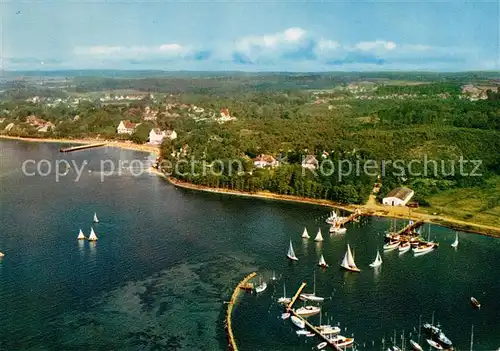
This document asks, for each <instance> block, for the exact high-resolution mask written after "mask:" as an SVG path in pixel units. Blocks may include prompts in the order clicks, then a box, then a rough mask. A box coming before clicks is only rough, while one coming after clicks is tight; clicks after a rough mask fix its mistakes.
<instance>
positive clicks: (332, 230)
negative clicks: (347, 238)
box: [330, 225, 347, 234]
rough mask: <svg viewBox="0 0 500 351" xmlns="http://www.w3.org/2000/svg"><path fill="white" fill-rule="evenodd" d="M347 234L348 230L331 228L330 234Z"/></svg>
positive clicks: (337, 227)
mask: <svg viewBox="0 0 500 351" xmlns="http://www.w3.org/2000/svg"><path fill="white" fill-rule="evenodd" d="M346 232H347V228H344V227H340V226H336V225H335V226H332V227H331V228H330V234H345V233H346Z"/></svg>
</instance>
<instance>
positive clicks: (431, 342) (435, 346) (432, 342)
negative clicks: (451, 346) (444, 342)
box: [427, 339, 443, 350]
mask: <svg viewBox="0 0 500 351" xmlns="http://www.w3.org/2000/svg"><path fill="white" fill-rule="evenodd" d="M427 343H428V344H429V345H431V346H432V347H433V348H435V349H436V350H442V349H443V346H441V345H439V344H438V343H437V342H435V341H434V340H431V339H427Z"/></svg>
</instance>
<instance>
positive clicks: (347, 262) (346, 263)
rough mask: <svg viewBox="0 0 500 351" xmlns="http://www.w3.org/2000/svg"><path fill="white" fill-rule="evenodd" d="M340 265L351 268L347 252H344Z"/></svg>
mask: <svg viewBox="0 0 500 351" xmlns="http://www.w3.org/2000/svg"><path fill="white" fill-rule="evenodd" d="M340 265H341V266H342V267H344V268H346V269H350V268H351V267H349V259H348V258H347V252H346V253H345V255H344V259H343V260H342V263H341V264H340Z"/></svg>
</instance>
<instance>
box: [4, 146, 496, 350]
mask: <svg viewBox="0 0 500 351" xmlns="http://www.w3.org/2000/svg"><path fill="white" fill-rule="evenodd" d="M58 148H59V145H57V144H38V143H24V142H17V141H0V150H1V153H0V210H1V211H0V223H1V225H0V251H3V252H4V253H6V257H5V258H4V259H3V260H2V261H1V262H0V306H1V307H0V321H1V323H0V349H1V350H19V349H22V350H69V349H72V350H73V349H74V350H79V349H82V350H83V349H85V350H97V349H108V350H109V349H116V350H117V349H120V350H160V349H161V350H202V349H203V350H219V349H220V350H222V349H225V345H226V340H225V335H224V330H223V327H222V326H223V316H224V311H225V308H226V306H225V305H224V301H225V300H227V299H228V297H229V296H230V294H231V292H232V289H233V288H234V285H235V284H236V283H237V282H238V281H239V280H240V279H241V278H242V277H243V276H244V275H246V274H248V273H249V272H252V271H255V270H256V271H258V272H259V273H260V274H262V276H263V277H264V279H266V280H268V279H269V278H270V277H271V275H272V271H273V270H274V271H275V272H276V275H277V276H278V280H277V281H276V282H269V284H268V285H269V286H268V289H267V290H266V291H265V292H263V293H262V294H259V295H255V294H254V295H243V296H242V298H241V300H240V303H239V304H238V305H237V307H236V309H235V315H234V325H235V330H234V331H235V334H236V336H237V340H238V344H239V346H240V349H241V350H310V349H311V348H312V347H314V346H315V345H316V344H318V343H319V340H317V339H316V338H304V337H298V336H296V335H295V332H294V328H293V327H292V325H291V322H290V321H282V320H281V319H280V318H279V317H280V314H281V312H282V311H281V309H280V307H279V306H278V305H277V303H276V302H275V301H276V298H277V297H279V296H281V295H282V291H283V283H286V287H287V294H288V295H290V294H292V293H293V292H295V290H296V289H297V288H298V286H299V285H300V283H301V282H302V281H306V282H308V283H309V285H308V287H306V289H309V290H312V288H313V286H312V281H313V272H314V271H316V280H317V283H316V293H317V294H318V295H320V296H324V297H327V298H329V299H328V300H327V301H325V302H324V303H323V320H324V321H326V320H328V319H330V320H331V322H332V323H337V322H339V323H340V325H341V327H342V328H343V329H344V331H343V334H344V335H346V336H351V335H353V334H354V337H355V339H356V341H357V342H358V348H359V349H366V350H380V349H381V340H382V338H383V337H385V338H386V339H387V340H388V339H389V338H390V337H391V336H392V335H393V334H394V331H396V334H397V336H398V338H400V336H401V334H402V333H403V330H404V333H405V335H406V336H408V335H409V334H410V333H412V332H413V333H414V336H415V329H414V328H416V329H418V320H419V316H420V315H422V321H423V322H425V321H430V319H431V315H432V312H433V311H434V313H435V320H436V321H439V322H440V324H441V325H442V327H443V329H444V331H445V333H446V334H447V335H448V336H449V337H450V339H452V341H453V342H454V344H455V345H456V348H457V349H460V350H468V349H469V343H470V330H471V325H474V340H475V341H474V350H493V349H496V348H497V347H500V332H499V331H500V312H499V311H500V299H499V296H500V272H499V270H498V269H497V267H498V259H499V256H500V240H498V239H493V238H488V237H483V236H479V235H471V234H463V233H461V234H460V246H459V248H458V249H457V250H454V249H452V248H451V247H450V244H451V242H452V241H453V240H454V236H455V233H454V232H452V231H450V230H447V229H445V228H440V227H432V228H431V236H432V238H434V239H436V240H437V241H439V242H440V243H441V247H440V248H439V249H438V250H437V251H435V252H432V253H430V254H427V255H424V256H420V257H413V254H412V253H411V252H408V253H406V254H404V255H401V256H400V255H399V254H398V252H397V251H392V252H390V253H386V254H383V255H382V258H383V260H384V263H383V265H382V267H381V268H380V269H379V270H378V271H374V270H373V269H371V268H370V267H368V264H369V263H370V262H371V261H373V259H374V258H375V254H376V250H377V249H378V248H381V247H382V240H383V237H382V236H383V234H382V233H383V232H384V231H385V230H386V229H387V228H388V227H389V222H388V221H387V220H385V219H380V218H369V219H367V220H366V221H363V222H362V223H359V224H351V225H349V227H348V232H347V234H346V235H342V236H334V237H328V235H325V238H326V240H325V242H323V243H321V244H316V243H315V242H313V241H312V239H311V240H310V241H308V242H303V241H302V239H301V238H300V234H301V232H302V230H303V228H304V226H307V228H308V230H309V233H310V234H311V235H314V234H315V233H316V231H317V229H318V228H320V227H321V229H322V230H323V233H324V234H326V233H327V229H328V226H327V225H325V223H324V218H325V216H326V212H327V211H326V210H325V209H324V208H320V207H315V206H306V205H297V204H286V203H278V202H272V201H262V200H257V199H245V198H237V197H230V196H223V195H215V194H205V193H199V192H194V191H189V190H182V189H177V188H174V187H173V186H171V185H170V184H168V183H166V182H165V181H164V180H163V179H161V178H158V177H156V176H152V175H148V174H144V175H142V176H140V177H134V176H132V175H130V174H128V173H127V172H126V171H124V173H123V174H122V175H118V174H116V175H113V176H110V177H106V178H105V179H104V181H103V182H101V176H100V173H99V172H98V170H99V165H100V161H101V160H102V159H111V160H113V161H114V162H115V163H117V162H118V161H119V160H132V159H138V160H143V161H145V157H147V155H146V154H144V153H138V152H133V151H123V150H119V149H112V148H105V149H104V148H103V149H93V150H87V151H82V152H75V153H68V154H60V153H59V152H58ZM62 158H65V159H68V160H75V161H77V163H78V164H81V163H82V162H83V161H85V160H86V161H88V162H89V164H88V165H87V166H86V168H85V170H86V171H85V172H84V173H83V175H82V177H81V179H80V180H79V181H78V182H75V181H74V180H75V177H76V176H75V174H74V172H75V171H74V169H71V170H70V171H69V173H68V175H67V176H66V177H63V178H62V179H61V180H60V181H59V182H55V178H54V174H51V175H49V176H46V177H40V176H34V177H27V176H24V175H23V174H22V172H21V165H22V162H23V161H24V160H26V159H34V160H40V159H48V160H57V159H62ZM88 170H92V172H88ZM94 211H95V212H97V214H98V216H99V217H100V220H101V222H100V223H98V224H96V225H94V229H95V231H96V233H97V235H98V237H99V241H98V242H97V243H96V244H95V245H90V244H89V243H88V242H78V241H77V240H76V236H77V234H78V229H79V228H82V229H83V230H84V232H85V233H86V234H87V235H88V233H89V231H90V227H91V226H92V225H93V224H92V216H93V213H94ZM400 225H403V223H400ZM290 239H292V241H293V243H294V247H295V251H296V254H297V256H298V257H299V261H298V262H296V263H291V262H288V260H287V259H286V257H285V254H286V250H287V247H288V241H289V240H290ZM347 242H349V243H350V244H351V247H352V248H353V249H354V251H355V258H356V262H357V264H358V266H359V267H360V268H361V270H362V271H361V273H358V274H355V273H349V272H344V271H342V270H340V268H339V266H338V264H339V262H340V261H341V259H342V257H343V255H344V252H345V246H346V243H347ZM321 254H324V256H325V259H326V261H327V262H328V263H329V264H330V268H328V269H327V270H324V271H321V270H318V269H317V266H316V263H317V260H318V259H319V257H320V255H321ZM470 296H475V297H477V298H478V299H479V300H480V302H481V303H482V305H483V306H482V308H481V310H475V309H473V308H472V306H471V304H470V302H469V297H470ZM311 319H312V320H316V321H317V319H318V317H314V318H311ZM399 343H400V342H399ZM421 344H424V342H421Z"/></svg>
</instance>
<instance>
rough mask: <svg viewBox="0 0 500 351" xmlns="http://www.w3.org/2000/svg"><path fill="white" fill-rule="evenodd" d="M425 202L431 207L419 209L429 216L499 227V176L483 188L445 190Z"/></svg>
mask: <svg viewBox="0 0 500 351" xmlns="http://www.w3.org/2000/svg"><path fill="white" fill-rule="evenodd" d="M427 200H428V201H429V202H430V204H431V207H428V208H421V209H422V210H425V211H426V212H428V213H429V214H433V213H438V214H440V215H445V216H449V217H454V218H457V219H461V220H464V221H471V222H475V223H480V224H485V225H491V226H500V176H496V177H493V178H492V179H490V180H489V181H488V186H487V187H485V188H464V189H451V190H446V191H443V192H440V193H439V194H436V195H433V196H430V197H429V198H428V199H427Z"/></svg>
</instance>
